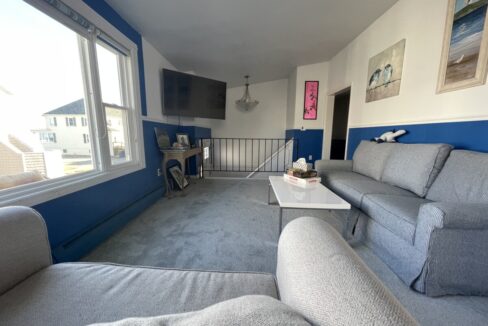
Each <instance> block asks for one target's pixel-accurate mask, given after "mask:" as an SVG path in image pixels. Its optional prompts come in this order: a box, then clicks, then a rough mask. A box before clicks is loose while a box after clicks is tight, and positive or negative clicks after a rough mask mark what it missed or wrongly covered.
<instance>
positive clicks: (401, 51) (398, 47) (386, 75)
mask: <svg viewBox="0 0 488 326" xmlns="http://www.w3.org/2000/svg"><path fill="white" fill-rule="evenodd" d="M405 45H406V40H401V41H400V42H398V43H397V44H395V45H393V46H391V47H389V48H388V49H386V50H384V51H383V52H381V53H379V54H377V55H375V56H374V57H372V58H371V59H369V66H368V85H367V86H366V102H373V101H378V100H382V99H384V98H388V97H392V96H397V95H398V94H400V85H401V82H402V75H403V59H404V57H405Z"/></svg>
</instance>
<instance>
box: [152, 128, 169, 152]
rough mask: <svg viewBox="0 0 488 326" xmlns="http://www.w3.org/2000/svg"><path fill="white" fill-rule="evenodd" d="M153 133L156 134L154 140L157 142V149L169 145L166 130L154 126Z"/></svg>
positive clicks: (165, 147)
mask: <svg viewBox="0 0 488 326" xmlns="http://www.w3.org/2000/svg"><path fill="white" fill-rule="evenodd" d="M154 133H155V134H156V141H157V142H158V146H159V149H167V148H170V147H171V143H170V141H169V136H168V133H167V132H166V130H163V129H161V128H157V127H155V128H154Z"/></svg>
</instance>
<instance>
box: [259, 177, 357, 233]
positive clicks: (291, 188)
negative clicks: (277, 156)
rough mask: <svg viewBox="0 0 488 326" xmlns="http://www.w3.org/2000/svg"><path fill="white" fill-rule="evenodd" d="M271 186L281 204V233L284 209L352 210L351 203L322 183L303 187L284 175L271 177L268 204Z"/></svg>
mask: <svg viewBox="0 0 488 326" xmlns="http://www.w3.org/2000/svg"><path fill="white" fill-rule="evenodd" d="M271 188H273V192H274V194H275V196H276V199H277V200H278V205H279V206H280V223H279V233H281V228H282V224H283V209H285V208H287V209H327V210H335V209H340V210H350V209H351V204H349V203H348V202H347V201H345V200H344V199H342V198H341V197H339V196H337V195H336V194H335V193H333V192H332V191H330V190H329V189H327V188H326V187H325V186H323V185H322V184H317V185H315V186H314V187H313V188H302V187H299V186H295V185H292V184H290V183H288V182H286V181H285V180H284V179H283V177H282V176H272V177H269V188H268V205H269V204H270V200H271V198H270V197H271Z"/></svg>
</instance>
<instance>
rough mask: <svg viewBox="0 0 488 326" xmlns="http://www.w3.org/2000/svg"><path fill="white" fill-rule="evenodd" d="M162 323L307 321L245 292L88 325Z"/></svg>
mask: <svg viewBox="0 0 488 326" xmlns="http://www.w3.org/2000/svg"><path fill="white" fill-rule="evenodd" d="M95 325H97V326H134V325H135V326H162V325H178V326H184V325H187V326H190V325H212V326H228V325H297V326H300V325H301V326H307V325H308V326H310V325H311V324H310V323H309V322H307V321H306V320H305V318H304V317H303V316H302V315H300V314H299V313H298V312H295V311H294V310H293V309H292V308H290V307H289V306H287V305H286V304H284V303H282V302H281V301H278V300H276V299H273V298H271V297H268V296H264V295H247V296H243V297H239V298H236V299H231V300H227V301H223V302H220V303H217V304H215V305H212V306H210V307H207V308H205V309H203V310H198V311H192V312H187V313H183V314H173V315H163V316H157V317H146V318H129V319H124V320H120V321H116V322H113V323H101V324H92V326H95Z"/></svg>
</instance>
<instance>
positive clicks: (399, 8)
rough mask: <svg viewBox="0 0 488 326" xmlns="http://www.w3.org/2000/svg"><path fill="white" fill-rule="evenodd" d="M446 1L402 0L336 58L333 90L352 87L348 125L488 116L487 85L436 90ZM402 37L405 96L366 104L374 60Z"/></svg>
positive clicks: (332, 64) (332, 65) (331, 81)
mask: <svg viewBox="0 0 488 326" xmlns="http://www.w3.org/2000/svg"><path fill="white" fill-rule="evenodd" d="M447 4H448V1H446V0H429V1H425V0H400V1H399V2H398V3H397V4H396V5H394V6H393V7H392V8H391V9H390V10H389V11H387V12H386V13H385V14H384V15H383V16H381V17H380V18H379V19H378V20H377V21H376V22H375V23H373V24H372V25H371V26H370V27H369V28H367V29H366V30H365V31H364V32H363V33H362V34H361V35H359V36H358V37H357V38H356V39H355V40H354V41H353V42H352V43H350V44H349V45H348V46H347V47H346V48H345V49H343V50H342V51H341V52H340V53H339V54H337V55H336V56H335V57H334V58H333V59H332V60H331V62H330V72H329V89H330V93H334V92H337V91H339V90H341V89H344V88H346V87H349V86H352V89H351V106H350V115H349V127H362V126H379V125H395V124H403V123H425V122H440V121H461V120H476V119H487V118H488V110H487V109H486V103H487V102H488V85H484V86H479V87H473V88H468V89H465V90H460V91H454V92H449V93H444V94H439V95H438V94H436V86H437V78H438V72H439V65H440V59H441V52H442V41H443V37H444V27H445V21H446V14H447ZM402 39H406V40H407V43H406V52H405V62H404V70H403V79H402V85H401V89H400V95H399V96H396V97H391V98H388V99H384V100H380V101H376V102H371V103H366V102H365V98H366V85H367V79H368V77H367V74H368V63H369V59H370V58H371V57H372V56H374V55H376V54H378V53H380V52H381V51H383V50H385V49H386V48H388V47H390V46H391V45H393V44H395V43H397V42H398V41H400V40H402ZM322 94H323V93H322ZM319 112H320V108H319Z"/></svg>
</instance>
